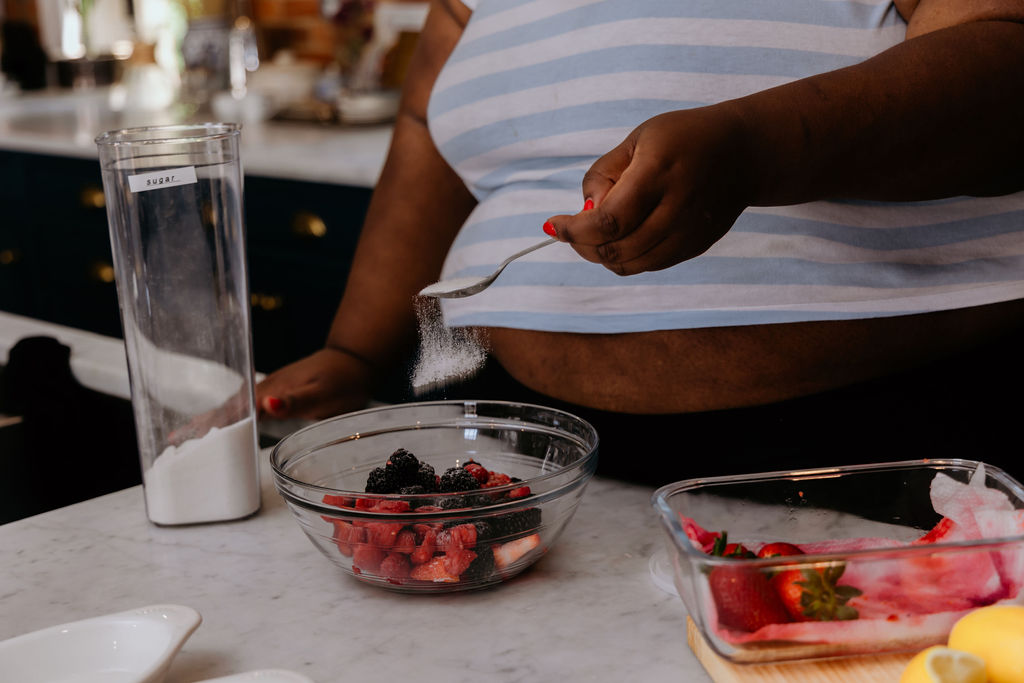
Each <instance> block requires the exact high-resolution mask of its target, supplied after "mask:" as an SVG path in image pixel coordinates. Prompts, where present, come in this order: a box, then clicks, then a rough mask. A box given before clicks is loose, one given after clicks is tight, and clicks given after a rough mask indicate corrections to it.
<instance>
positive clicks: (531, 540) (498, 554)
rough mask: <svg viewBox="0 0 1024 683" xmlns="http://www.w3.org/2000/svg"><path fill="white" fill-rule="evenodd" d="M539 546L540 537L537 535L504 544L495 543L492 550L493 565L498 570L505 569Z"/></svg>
mask: <svg viewBox="0 0 1024 683" xmlns="http://www.w3.org/2000/svg"><path fill="white" fill-rule="evenodd" d="M539 545H540V536H538V535H537V534H530V535H529V536H523V537H522V538H517V539H515V540H514V541H508V542H506V543H496V544H495V545H494V548H493V551H494V565H495V566H496V567H497V568H498V569H505V568H506V567H508V566H509V565H510V564H512V563H513V562H515V561H516V560H518V559H519V558H521V557H522V556H523V555H525V554H526V553H528V552H530V551H531V550H533V549H534V548H536V547H537V546H539Z"/></svg>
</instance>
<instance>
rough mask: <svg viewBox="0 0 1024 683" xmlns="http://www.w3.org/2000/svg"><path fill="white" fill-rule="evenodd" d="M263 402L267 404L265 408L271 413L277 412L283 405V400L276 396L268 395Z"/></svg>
mask: <svg viewBox="0 0 1024 683" xmlns="http://www.w3.org/2000/svg"><path fill="white" fill-rule="evenodd" d="M264 402H265V403H266V404H267V410H269V411H270V412H272V413H276V412H279V411H280V410H281V408H283V407H284V401H282V400H281V399H279V398H277V397H276V396H268V397H267V399H266V401H264Z"/></svg>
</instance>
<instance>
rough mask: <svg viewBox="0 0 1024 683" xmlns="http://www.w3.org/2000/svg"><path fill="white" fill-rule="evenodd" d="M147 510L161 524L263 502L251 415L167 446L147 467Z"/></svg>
mask: <svg viewBox="0 0 1024 683" xmlns="http://www.w3.org/2000/svg"><path fill="white" fill-rule="evenodd" d="M143 483H144V489H143V490H144V492H145V496H146V512H147V513H148V515H149V518H150V519H151V520H152V521H154V522H156V523H157V524H193V523H197V522H215V521H220V520H228V519H238V518H240V517H245V516H246V515H249V514H251V513H253V512H255V511H256V510H257V509H258V508H259V505H260V492H259V476H258V472H257V462H256V440H255V432H254V431H253V421H252V418H246V419H244V420H241V421H239V422H236V423H235V424H233V425H230V426H228V427H225V428H223V429H220V428H217V427H214V428H213V429H211V430H210V431H209V432H208V433H207V434H206V435H205V436H203V437H202V438H200V439H189V440H188V441H185V442H184V443H182V444H181V445H179V446H168V447H167V448H166V449H165V450H164V451H163V453H161V454H160V455H159V456H158V457H157V458H156V460H154V461H153V466H152V467H150V468H149V469H148V470H146V471H145V472H143Z"/></svg>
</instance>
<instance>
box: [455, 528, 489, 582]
mask: <svg viewBox="0 0 1024 683" xmlns="http://www.w3.org/2000/svg"><path fill="white" fill-rule="evenodd" d="M477 542H478V543H479V536H478V537H477ZM493 573H494V551H493V550H491V548H490V546H487V547H486V548H481V547H480V546H479V545H477V547H476V557H475V558H473V561H472V562H470V563H469V566H468V567H466V571H464V572H462V574H461V575H460V576H459V579H460V580H463V581H467V580H470V581H478V580H480V579H486V578H488V577H490V576H491V574H493Z"/></svg>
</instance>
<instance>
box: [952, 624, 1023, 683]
mask: <svg viewBox="0 0 1024 683" xmlns="http://www.w3.org/2000/svg"><path fill="white" fill-rule="evenodd" d="M947 645H948V646H949V647H952V648H956V649H958V650H963V651H965V652H970V653H972V654H975V655H977V656H979V657H981V658H982V659H984V660H985V668H986V672H987V674H988V680H989V683H1022V682H1024V607H1022V606H1020V605H990V606H988V607H979V608H978V609H976V610H974V611H972V612H968V613H967V614H965V615H964V616H962V617H961V618H960V620H959V621H957V622H956V623H955V624H954V625H953V630H952V631H950V632H949V641H948V642H947Z"/></svg>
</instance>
